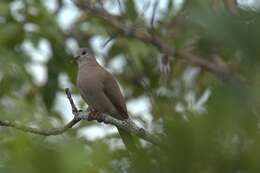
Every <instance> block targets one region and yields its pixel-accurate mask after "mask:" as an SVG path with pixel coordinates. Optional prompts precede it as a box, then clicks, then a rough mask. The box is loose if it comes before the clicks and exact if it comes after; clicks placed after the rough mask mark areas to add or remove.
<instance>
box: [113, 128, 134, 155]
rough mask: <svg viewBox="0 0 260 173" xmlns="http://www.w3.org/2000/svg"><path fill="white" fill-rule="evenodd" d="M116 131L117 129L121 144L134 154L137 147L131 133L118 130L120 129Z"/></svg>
mask: <svg viewBox="0 0 260 173" xmlns="http://www.w3.org/2000/svg"><path fill="white" fill-rule="evenodd" d="M117 129H118V132H119V135H120V137H121V138H122V140H123V143H124V144H125V146H126V148H127V150H128V151H130V152H132V153H136V152H137V145H136V142H135V140H134V137H133V136H132V135H131V133H129V132H127V131H126V130H124V129H120V128H117Z"/></svg>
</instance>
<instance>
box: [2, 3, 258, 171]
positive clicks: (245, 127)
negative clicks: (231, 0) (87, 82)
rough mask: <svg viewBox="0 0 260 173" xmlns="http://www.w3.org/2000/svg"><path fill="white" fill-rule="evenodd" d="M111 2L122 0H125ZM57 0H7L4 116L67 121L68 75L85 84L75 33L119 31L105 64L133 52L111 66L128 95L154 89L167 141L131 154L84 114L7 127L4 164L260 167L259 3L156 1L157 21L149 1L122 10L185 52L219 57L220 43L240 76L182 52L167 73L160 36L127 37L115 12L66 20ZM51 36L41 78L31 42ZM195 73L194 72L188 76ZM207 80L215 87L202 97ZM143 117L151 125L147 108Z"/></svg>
mask: <svg viewBox="0 0 260 173" xmlns="http://www.w3.org/2000/svg"><path fill="white" fill-rule="evenodd" d="M57 2H61V1H57ZM123 2H124V3H123ZM212 2H213V1H212ZM93 3H98V2H93ZM109 3H110V5H111V4H112V6H118V4H117V1H113V0H111V2H109ZM15 4H20V5H15ZM57 4H58V6H59V7H60V8H57V11H52V10H49V8H48V7H47V6H46V3H44V1H40V0H31V1H23V0H16V1H9V0H2V1H1V2H0V114H1V115H0V120H5V119H8V120H13V121H19V122H21V123H25V124H30V125H32V126H40V127H52V126H57V125H61V124H63V117H64V116H63V115H62V114H61V113H60V112H57V109H55V104H56V102H57V95H58V94H59V93H60V92H61V91H62V92H63V90H64V86H62V84H61V83H62V82H61V81H60V78H61V76H64V75H65V76H67V77H68V79H69V82H70V83H71V84H73V85H72V87H73V88H72V90H73V92H74V93H75V94H78V92H77V89H76V88H75V85H74V84H75V80H76V79H75V78H76V67H75V65H74V64H70V57H71V56H72V55H71V52H70V51H69V50H70V48H71V46H70V44H68V42H69V41H70V40H74V41H76V42H77V43H78V44H79V45H80V46H89V45H91V46H92V49H94V47H93V44H92V41H93V39H95V38H97V37H102V38H105V40H107V39H109V38H110V36H111V35H115V38H114V39H113V40H112V41H111V42H109V43H108V45H106V48H104V49H107V51H106V52H105V53H104V54H102V58H103V62H104V66H107V67H111V66H112V64H113V62H114V61H117V60H122V61H121V62H124V63H121V66H122V67H121V68H120V70H113V69H111V70H112V71H113V73H114V75H115V76H116V77H117V79H118V81H119V82H120V84H121V86H122V88H123V90H124V92H125V96H126V99H127V101H129V100H132V99H136V98H140V97H145V98H148V100H149V103H150V104H151V106H150V110H149V111H150V113H151V116H152V119H153V122H152V123H153V128H152V130H153V131H154V132H162V131H163V132H164V133H165V134H166V136H165V138H164V145H163V147H162V148H158V147H157V146H153V145H151V144H148V143H145V142H144V141H142V144H143V147H142V148H143V149H142V151H140V153H137V154H136V155H133V156H131V157H129V155H128V153H127V152H126V151H125V150H124V149H122V148H121V147H117V145H116V144H117V143H118V142H119V141H120V140H119V137H118V136H117V135H112V136H105V137H104V138H101V139H96V140H94V141H93V140H87V139H85V138H82V137H79V135H77V134H78V132H79V131H80V129H81V128H83V127H85V126H87V125H88V126H90V125H95V124H96V123H94V122H93V123H81V124H80V125H79V127H76V128H73V129H71V130H70V131H68V132H66V134H63V135H60V136H54V137H42V136H35V135H32V134H28V133H24V132H20V131H16V130H14V129H10V128H4V127H0V156H1V157H0V172H1V173H2V172H3V173H14V172H20V173H23V172H24V173H38V172H39V173H41V172H50V173H51V172H55V173H59V172H60V173H66V172H68V173H71V172H77V173H81V172H82V173H83V172H149V173H150V172H183V173H185V172H209V173H215V172H228V173H230V172H246V173H249V172H250V173H251V172H259V171H260V167H259V164H258V162H259V159H260V158H259V156H260V148H259V146H260V136H259V118H260V115H259V112H260V110H259V108H260V95H259V94H260V92H259V85H260V83H259V81H260V75H259V74H260V70H259V68H258V67H259V63H260V60H259V56H260V51H259V50H260V49H259V48H258V46H259V45H260V37H259V35H260V30H259V28H260V13H259V11H258V10H257V9H250V8H244V7H242V6H240V7H239V9H238V10H239V14H233V13H230V11H229V10H228V9H229V8H226V6H225V4H224V3H221V2H220V1H219V3H218V6H213V4H212V3H211V1H204V0H197V1H192V0H186V1H184V2H183V4H182V5H180V6H176V3H174V1H171V0H168V1H167V6H168V7H167V9H164V11H157V13H156V15H158V16H157V18H156V20H155V22H154V24H153V28H151V24H150V22H149V20H150V18H149V19H147V17H146V16H145V15H144V14H145V13H148V10H145V9H144V10H145V11H144V12H143V14H142V11H138V10H137V9H138V8H137V6H138V1H131V0H126V1H121V6H122V9H121V10H123V15H122V16H121V17H118V18H119V19H120V21H122V22H123V23H124V24H125V25H126V26H129V27H134V28H135V29H136V30H138V31H145V32H151V33H152V34H153V35H156V36H158V37H160V38H161V39H162V40H163V41H164V42H165V43H167V44H168V45H169V46H170V47H171V48H172V49H174V50H176V52H177V51H178V50H181V49H183V48H185V49H187V50H189V51H191V52H192V54H196V55H198V56H199V57H201V58H202V59H206V60H209V61H210V62H215V61H216V59H215V58H214V55H215V54H216V53H217V54H218V56H219V57H220V58H218V59H217V61H219V60H220V62H218V63H220V64H228V65H229V66H230V67H231V69H232V71H230V73H231V74H236V75H238V76H239V79H236V78H235V77H232V75H231V77H227V74H216V73H212V72H210V71H207V69H204V68H203V67H200V68H199V67H198V66H196V65H194V64H192V63H189V61H187V60H185V59H184V58H183V57H181V56H180V57H179V56H178V54H176V56H174V57H173V58H172V59H171V71H170V73H169V74H167V75H165V74H163V73H161V71H160V68H159V66H160V65H159V63H158V57H160V51H159V50H158V49H157V48H155V47H154V46H153V45H152V44H149V43H144V42H142V41H141V40H137V39H134V38H129V37H124V36H122V35H120V34H118V31H117V30H116V29H115V28H114V27H113V26H112V25H111V24H110V23H109V22H107V21H105V20H103V19H101V18H100V17H99V16H97V15H95V14H93V13H91V12H86V11H80V17H78V18H77V19H76V20H75V21H74V23H73V24H72V25H71V26H70V27H69V28H68V29H64V28H63V27H62V26H61V25H60V24H59V23H58V22H57V16H58V15H59V14H60V13H61V9H62V8H65V6H66V2H65V1H64V2H63V1H62V3H57ZM179 7H180V8H179ZM150 8H152V7H150ZM75 10H79V9H75ZM147 28H148V29H147ZM42 40H45V41H47V43H48V45H49V48H50V52H51V53H50V54H49V55H48V57H45V59H44V62H40V63H42V64H41V65H43V66H44V67H45V68H46V70H47V79H46V81H44V82H42V83H41V82H40V83H39V82H37V81H36V80H35V78H34V75H33V73H32V72H31V71H30V69H29V68H28V66H30V65H33V64H35V61H37V60H35V57H34V58H32V56H31V52H28V49H25V44H27V43H30V44H31V45H32V46H33V48H34V49H38V48H39V47H40V44H41V42H42ZM94 46H95V45H94ZM94 50H95V49H94ZM96 53H97V52H96ZM97 54H98V53H97ZM99 55H100V54H99ZM37 62H38V61H37ZM233 69H234V70H233ZM190 72H196V73H192V74H191V73H190ZM190 75H194V76H193V77H191V78H190V79H189V77H190ZM188 79H189V80H188ZM207 90H210V92H211V93H212V94H211V96H210V98H209V100H207V99H206V100H204V101H203V96H204V97H205V92H206V91H207ZM66 101H67V100H64V102H66ZM205 102H206V103H205ZM135 119H136V120H138V121H139V122H142V123H143V125H144V126H145V127H147V126H148V125H147V122H146V121H145V118H144V117H143V115H138V116H136V117H135ZM104 126H105V125H104Z"/></svg>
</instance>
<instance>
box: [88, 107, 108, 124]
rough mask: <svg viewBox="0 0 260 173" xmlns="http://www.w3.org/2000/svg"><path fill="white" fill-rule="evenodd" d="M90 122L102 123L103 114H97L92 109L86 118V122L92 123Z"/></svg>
mask: <svg viewBox="0 0 260 173" xmlns="http://www.w3.org/2000/svg"><path fill="white" fill-rule="evenodd" d="M92 120H97V121H98V122H99V123H101V122H104V123H106V122H105V121H104V114H102V113H101V112H98V111H96V110H94V109H91V110H90V113H89V116H88V121H92Z"/></svg>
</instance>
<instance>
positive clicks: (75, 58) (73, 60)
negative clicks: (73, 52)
mask: <svg viewBox="0 0 260 173" xmlns="http://www.w3.org/2000/svg"><path fill="white" fill-rule="evenodd" d="M78 59H79V56H76V57H74V58H73V59H72V60H71V61H70V63H75V62H77V60H78Z"/></svg>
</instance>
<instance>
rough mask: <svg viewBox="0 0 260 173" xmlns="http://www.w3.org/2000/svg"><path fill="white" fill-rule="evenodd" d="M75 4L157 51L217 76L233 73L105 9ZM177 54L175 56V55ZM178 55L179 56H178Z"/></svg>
mask: <svg viewBox="0 0 260 173" xmlns="http://www.w3.org/2000/svg"><path fill="white" fill-rule="evenodd" d="M74 2H75V4H76V5H77V6H78V7H79V8H80V9H82V10H84V11H85V10H87V11H89V12H91V13H92V15H94V16H96V17H98V18H101V19H103V20H105V21H106V22H108V23H109V24H110V25H111V26H112V27H113V28H114V29H115V30H116V32H118V34H119V35H121V36H124V37H129V38H135V39H137V40H140V41H142V42H144V43H147V44H150V45H153V46H155V47H156V48H158V49H159V51H160V52H161V53H162V54H164V55H168V56H169V57H175V58H181V59H183V60H185V61H186V62H187V63H190V64H193V65H196V66H199V67H201V68H202V69H203V70H206V71H208V72H211V73H214V74H216V75H217V76H220V75H221V76H222V75H223V74H228V75H230V76H232V75H233V73H230V72H231V70H230V69H229V66H228V65H226V68H227V69H228V70H227V69H223V68H222V67H219V66H218V65H217V64H215V63H214V62H211V61H209V60H207V59H206V58H202V57H200V56H196V55H193V54H191V53H189V52H183V50H176V51H175V52H174V50H173V48H172V47H170V46H169V45H168V44H167V42H165V41H164V40H162V39H161V38H160V37H159V36H157V35H151V34H150V33H149V32H148V30H147V31H146V32H143V31H139V30H136V29H135V28H134V27H129V26H127V25H125V24H124V23H122V22H121V21H120V20H119V18H120V17H119V16H117V15H113V14H110V13H108V12H107V11H105V10H104V9H99V8H97V7H95V6H90V5H88V4H87V3H82V2H81V1H78V0H74ZM176 55H177V56H176ZM179 55H180V56H179Z"/></svg>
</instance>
